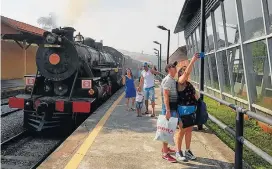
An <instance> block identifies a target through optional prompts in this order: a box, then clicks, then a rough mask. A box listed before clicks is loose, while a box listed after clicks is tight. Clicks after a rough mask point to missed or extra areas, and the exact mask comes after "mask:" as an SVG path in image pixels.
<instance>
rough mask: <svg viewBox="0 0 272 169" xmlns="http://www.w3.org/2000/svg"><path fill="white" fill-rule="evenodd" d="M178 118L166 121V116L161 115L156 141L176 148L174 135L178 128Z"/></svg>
mask: <svg viewBox="0 0 272 169" xmlns="http://www.w3.org/2000/svg"><path fill="white" fill-rule="evenodd" d="M177 123H178V118H175V117H171V118H170V119H169V120H167V119H166V117H165V115H159V118H158V121H157V132H156V136H155V138H154V140H159V141H162V142H166V143H168V144H170V145H172V146H175V141H174V134H175V131H176V128H177Z"/></svg>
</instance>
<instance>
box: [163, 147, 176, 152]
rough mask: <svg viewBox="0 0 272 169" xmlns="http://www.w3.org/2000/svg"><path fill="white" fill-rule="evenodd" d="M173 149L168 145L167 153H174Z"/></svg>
mask: <svg viewBox="0 0 272 169" xmlns="http://www.w3.org/2000/svg"><path fill="white" fill-rule="evenodd" d="M161 152H163V149H162V150H161ZM175 152H176V151H175V150H172V149H171V148H170V147H168V153H175Z"/></svg>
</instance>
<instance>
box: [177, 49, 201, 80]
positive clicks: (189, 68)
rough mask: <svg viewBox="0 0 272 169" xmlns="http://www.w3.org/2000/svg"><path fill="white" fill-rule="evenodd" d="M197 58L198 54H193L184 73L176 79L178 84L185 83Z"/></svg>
mask: <svg viewBox="0 0 272 169" xmlns="http://www.w3.org/2000/svg"><path fill="white" fill-rule="evenodd" d="M198 58H199V54H198V53H195V54H194V56H193V58H192V60H191V62H190V63H189V65H188V66H187V68H186V70H185V72H184V73H183V74H182V75H181V76H180V77H179V79H178V82H179V83H181V84H182V83H184V82H185V81H187V80H188V78H189V76H190V74H191V72H192V69H193V65H194V63H195V62H196V61H197V59H198Z"/></svg>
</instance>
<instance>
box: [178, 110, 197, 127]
mask: <svg viewBox="0 0 272 169" xmlns="http://www.w3.org/2000/svg"><path fill="white" fill-rule="evenodd" d="M181 122H182V128H187V127H191V126H194V125H195V124H196V113H191V114H188V115H184V116H182V117H181Z"/></svg>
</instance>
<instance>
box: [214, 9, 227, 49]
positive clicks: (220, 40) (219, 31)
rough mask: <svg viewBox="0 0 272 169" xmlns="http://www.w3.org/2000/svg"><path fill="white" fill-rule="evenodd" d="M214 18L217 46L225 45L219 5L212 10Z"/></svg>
mask: <svg viewBox="0 0 272 169" xmlns="http://www.w3.org/2000/svg"><path fill="white" fill-rule="evenodd" d="M214 20H215V28H216V37H217V45H218V48H222V47H225V34H224V27H223V19H222V12H221V6H219V7H218V8H217V9H216V10H215V11H214Z"/></svg>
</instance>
